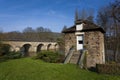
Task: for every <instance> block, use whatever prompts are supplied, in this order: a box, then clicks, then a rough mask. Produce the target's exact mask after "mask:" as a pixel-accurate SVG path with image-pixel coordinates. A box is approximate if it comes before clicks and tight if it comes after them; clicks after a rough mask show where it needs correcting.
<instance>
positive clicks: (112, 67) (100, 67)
mask: <svg viewBox="0 0 120 80" xmlns="http://www.w3.org/2000/svg"><path fill="white" fill-rule="evenodd" d="M96 67H97V71H98V72H99V73H102V74H113V75H120V64H97V66H96Z"/></svg>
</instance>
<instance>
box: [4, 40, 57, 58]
mask: <svg viewBox="0 0 120 80" xmlns="http://www.w3.org/2000/svg"><path fill="white" fill-rule="evenodd" d="M3 43H4V44H8V45H10V50H11V51H16V52H17V51H20V52H22V54H23V55H25V56H33V55H36V53H37V52H40V51H41V50H54V51H56V50H58V48H59V46H58V44H57V43H56V42H28V41H3Z"/></svg>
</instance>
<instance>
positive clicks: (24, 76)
mask: <svg viewBox="0 0 120 80" xmlns="http://www.w3.org/2000/svg"><path fill="white" fill-rule="evenodd" d="M0 80H120V76H109V75H102V74H97V73H94V72H90V71H86V70H82V69H80V68H79V67H77V66H76V65H74V64H55V63H45V62H43V61H41V60H33V59H30V58H21V59H15V60H9V61H6V62H2V63H0Z"/></svg>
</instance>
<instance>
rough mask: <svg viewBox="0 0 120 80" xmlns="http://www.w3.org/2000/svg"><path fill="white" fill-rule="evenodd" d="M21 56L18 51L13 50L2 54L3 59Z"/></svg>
mask: <svg viewBox="0 0 120 80" xmlns="http://www.w3.org/2000/svg"><path fill="white" fill-rule="evenodd" d="M21 57H22V54H21V53H20V52H14V51H13V52H9V53H8V54H6V55H4V58H5V59H18V58H21Z"/></svg>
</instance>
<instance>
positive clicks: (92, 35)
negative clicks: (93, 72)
mask: <svg viewBox="0 0 120 80" xmlns="http://www.w3.org/2000/svg"><path fill="white" fill-rule="evenodd" d="M63 33H64V40H65V55H66V56H67V55H68V53H69V50H70V48H71V47H74V48H75V51H74V54H78V55H77V56H80V54H79V53H80V50H87V51H88V54H87V57H86V64H87V67H95V66H96V64H104V63H105V51H104V33H105V32H104V30H103V29H102V28H101V27H98V26H97V25H96V24H94V23H92V22H90V21H87V20H76V21H75V25H74V26H72V27H70V28H68V29H66V30H64V31H63ZM76 59H79V58H76ZM77 61H79V60H77ZM73 63H75V64H76V63H77V62H73Z"/></svg>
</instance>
